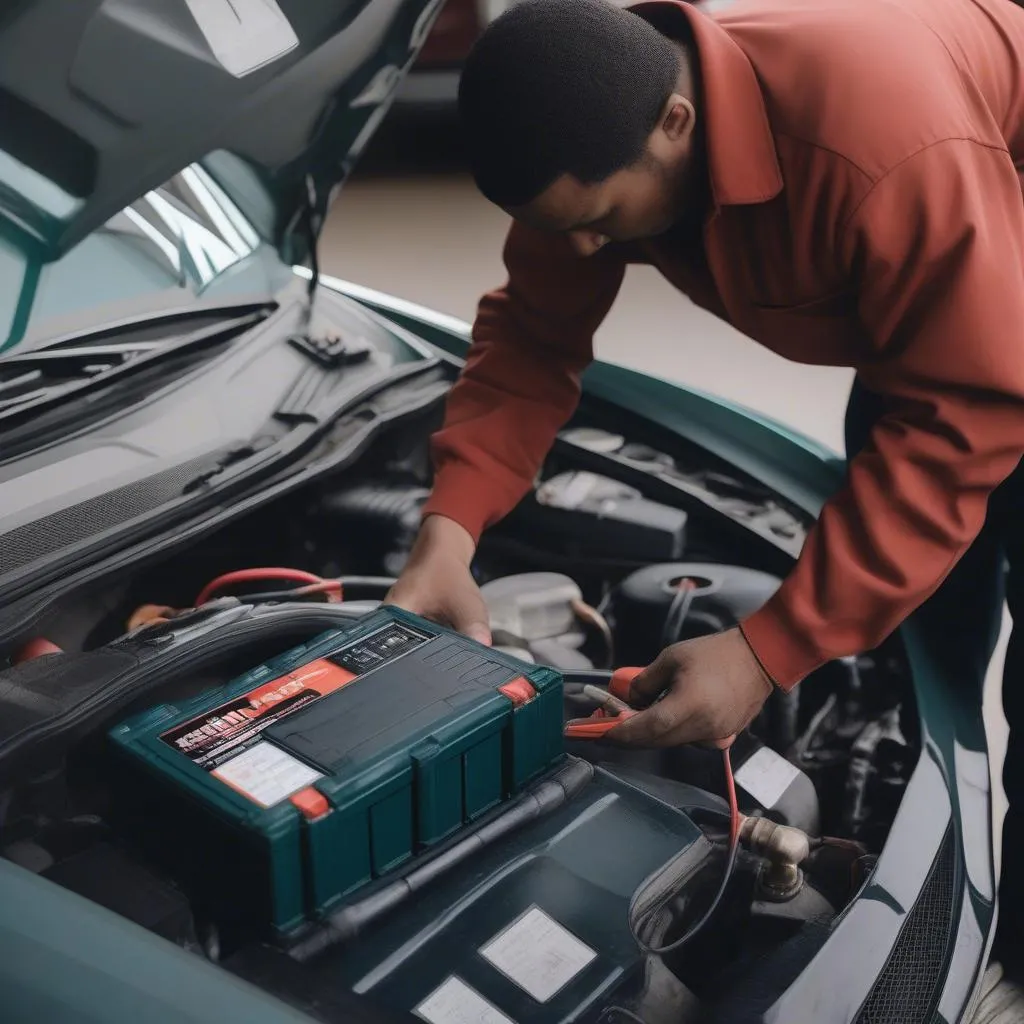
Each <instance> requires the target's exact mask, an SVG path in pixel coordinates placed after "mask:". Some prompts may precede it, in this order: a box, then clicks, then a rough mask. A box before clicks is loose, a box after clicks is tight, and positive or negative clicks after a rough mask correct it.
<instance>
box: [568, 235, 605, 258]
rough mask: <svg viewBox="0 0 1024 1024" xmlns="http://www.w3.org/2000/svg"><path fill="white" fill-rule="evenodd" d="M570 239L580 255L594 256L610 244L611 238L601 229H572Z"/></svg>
mask: <svg viewBox="0 0 1024 1024" xmlns="http://www.w3.org/2000/svg"><path fill="white" fill-rule="evenodd" d="M569 241H570V242H571V243H572V247H573V248H574V249H575V250H576V252H577V253H579V255H580V256H593V255H594V253H595V252H597V251H598V250H599V249H603V248H604V247H605V246H606V245H607V244H608V242H609V238H608V236H607V235H602V234H601V233H600V232H599V231H570V232H569Z"/></svg>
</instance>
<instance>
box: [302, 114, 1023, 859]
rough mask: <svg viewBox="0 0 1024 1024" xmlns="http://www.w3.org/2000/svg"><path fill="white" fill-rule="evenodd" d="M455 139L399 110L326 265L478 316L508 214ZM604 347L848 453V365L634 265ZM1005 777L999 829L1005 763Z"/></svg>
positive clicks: (366, 165) (614, 358) (337, 222)
mask: <svg viewBox="0 0 1024 1024" xmlns="http://www.w3.org/2000/svg"><path fill="white" fill-rule="evenodd" d="M457 138H458V135H457V129H456V126H455V124H454V122H453V119H452V117H451V116H450V115H449V114H445V113H443V112H442V113H433V114H416V115H412V116H410V115H407V114H402V113H399V114H393V115H391V118H390V119H389V122H388V123H386V124H385V126H384V129H383V130H382V132H381V133H380V134H378V136H377V137H376V138H375V139H374V142H373V144H372V147H371V151H370V152H368V153H367V155H366V158H365V159H364V161H363V165H362V167H361V170H360V173H359V174H358V175H357V176H356V177H355V178H353V180H352V181H350V182H349V183H348V185H346V187H345V188H344V189H343V191H342V193H341V196H340V197H339V199H338V201H337V202H336V204H335V206H334V209H333V211H332V215H331V219H330V222H329V223H328V225H327V228H326V232H325V236H324V243H323V248H322V256H321V259H322V263H323V268H324V272H325V273H328V274H333V275H336V276H338V277H343V278H346V279H348V280H352V281H355V282H358V283H359V284H364V285H367V286H369V287H372V288H377V289H380V290H382V291H385V292H390V293H392V294H396V295H400V296H402V297H403V298H407V299H410V300H412V301H414V302H419V303H422V304H423V305H426V306H430V307H432V308H434V309H439V310H441V311H442V312H445V313H450V314H452V315H455V316H459V317H462V318H463V319H466V320H470V319H472V316H473V310H474V308H475V305H476V301H477V299H478V297H479V296H480V294H481V293H482V292H483V291H485V290H487V289H489V288H491V287H493V286H494V285H496V284H500V283H501V282H502V281H503V279H504V272H503V268H502V263H501V245H502V240H503V236H504V233H505V230H506V227H507V221H506V219H505V216H504V215H503V214H502V213H501V211H500V210H497V209H496V208H494V207H492V206H491V205H490V204H489V203H487V202H486V201H485V200H484V199H483V198H482V197H481V196H479V195H478V194H477V193H476V192H475V190H474V188H473V184H472V181H471V180H470V178H469V177H468V176H467V175H466V174H465V172H464V169H463V167H462V163H461V160H460V158H459V152H458V148H459V147H458V142H457ZM597 352H598V356H599V358H601V359H604V360H607V361H609V362H613V363H621V364H623V365H627V366H630V367H633V368H636V369H639V370H643V371H646V372H648V373H652V374H655V375H657V376H660V377H664V378H667V379H669V380H678V381H682V382H685V383H687V384H690V385H693V386H695V387H698V388H701V389H703V390H707V391H711V392H714V393H716V394H721V395H724V396H726V397H728V398H730V399H732V400H734V401H737V402H741V403H743V404H745V405H747V406H750V407H752V408H754V409H757V410H758V411H760V412H763V413H766V414H769V415H771V416H773V417H775V418H776V419H779V420H781V421H783V422H785V423H788V424H791V425H792V426H794V427H797V428H798V429H800V430H802V431H803V432H805V433H806V434H809V435H810V436H812V437H815V438H817V439H819V440H820V441H823V442H825V443H826V444H828V445H830V446H832V447H833V448H835V449H837V450H838V451H842V450H843V428H842V424H843V410H844V408H845V404H846V397H847V393H848V391H849V387H850V381H851V379H852V374H851V372H850V371H847V370H837V369H828V368H820V367H808V366H800V365H797V364H795V363H789V362H786V361H785V360H783V359H781V358H779V357H778V356H776V355H773V354H772V353H771V352H768V351H766V350H764V349H762V348H760V347H759V346H757V345H755V344H754V343H753V342H751V341H749V340H748V339H747V338H745V337H744V336H743V335H741V334H739V333H738V332H736V331H734V330H733V329H732V328H730V327H729V326H727V325H726V324H724V323H722V322H721V321H718V320H716V319H715V318H714V317H712V316H710V315H709V314H707V313H705V312H703V311H702V310H699V309H697V308H696V307H695V306H693V305H692V303H690V302H689V301H688V300H687V299H685V298H684V297H683V296H681V295H680V294H678V293H677V292H676V291H674V290H673V289H672V288H671V287H670V286H669V285H668V284H667V283H666V282H665V281H664V280H663V279H662V278H661V277H660V276H659V275H658V274H657V273H656V272H655V271H653V270H649V269H647V268H633V269H632V270H631V271H630V273H629V274H628V275H627V278H626V284H625V287H624V288H623V291H622V293H621V294H620V296H619V299H618V301H617V303H616V305H615V308H614V309H613V310H612V313H611V315H610V316H609V318H608V320H607V321H606V323H605V325H604V327H603V328H602V330H601V331H600V333H599V334H598V337H597ZM1005 639H1006V630H1005V628H1004V631H1003V643H1005ZM1001 670H1002V650H1000V652H999V653H998V654H997V656H996V658H995V659H994V663H993V666H992V670H991V673H990V677H991V678H990V685H989V688H988V696H989V699H988V701H987V707H986V714H987V719H988V724H989V734H990V737H991V743H992V748H993V755H994V756H993V762H994V764H995V765H997V766H998V764H999V763H1001V760H1002V753H1003V750H1004V749H1005V732H1006V726H1005V721H1004V719H1003V716H1002V711H1001V709H1000V706H999V686H998V681H999V677H1000V673H1001ZM995 774H996V779H997V786H996V788H997V791H998V792H999V794H1000V800H998V801H997V812H998V813H997V821H996V823H995V825H996V827H997V828H999V827H1000V824H1001V815H1002V807H1003V804H1002V800H1001V787H999V786H998V767H997V769H996V772H995ZM997 849H998V844H997Z"/></svg>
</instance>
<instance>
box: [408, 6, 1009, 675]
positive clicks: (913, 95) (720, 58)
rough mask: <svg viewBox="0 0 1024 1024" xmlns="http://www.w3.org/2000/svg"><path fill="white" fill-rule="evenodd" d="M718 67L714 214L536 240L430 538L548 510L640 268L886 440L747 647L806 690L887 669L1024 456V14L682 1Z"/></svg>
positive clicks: (484, 323) (482, 323) (824, 520)
mask: <svg viewBox="0 0 1024 1024" xmlns="http://www.w3.org/2000/svg"><path fill="white" fill-rule="evenodd" d="M666 8H668V10H669V12H670V16H671V17H678V18H684V17H685V18H686V19H688V20H689V22H690V24H691V26H692V28H693V31H694V34H695V36H696V44H697V49H698V52H699V58H700V68H701V77H702V81H703V100H704V102H703V110H702V111H701V113H702V115H703V117H704V121H705V130H706V135H707V151H708V159H709V168H710V177H711V185H712V195H713V210H712V212H711V214H710V216H709V218H708V220H707V223H706V226H705V230H704V245H703V246H702V247H700V248H699V249H698V250H697V251H679V250H678V249H674V248H672V247H671V246H670V243H668V242H667V241H666V240H665V239H662V240H655V241H651V242H646V243H642V244H633V245H629V246H611V247H608V248H605V249H603V250H601V251H600V252H599V253H598V254H597V255H596V256H593V257H590V258H580V257H577V256H575V255H574V254H573V252H572V251H571V249H570V247H569V245H568V243H567V241H565V240H564V239H560V238H553V237H550V236H541V235H539V234H535V233H532V232H530V231H529V230H527V229H526V228H524V227H522V226H519V225H516V226H514V227H513V228H512V230H511V232H510V234H509V238H508V243H507V246H506V251H505V260H506V265H507V268H508V274H509V280H508V283H507V284H506V285H505V287H504V288H501V289H499V290H498V291H495V292H493V293H491V294H490V295H488V296H486V297H485V298H484V299H483V300H482V302H481V304H480V310H479V314H478V316H477V320H476V323H475V326H474V329H473V336H474V343H473V346H472V349H471V351H470V355H469V360H468V363H467V365H466V368H465V370H464V372H463V374H462V378H461V380H460V381H459V383H458V384H457V385H456V387H455V388H454V389H453V391H452V394H451V397H450V400H449V404H448V413H447V418H446V423H445V425H444V427H443V429H442V430H441V431H440V432H439V433H438V434H437V435H436V437H435V439H434V455H435V464H436V467H437V479H436V484H435V488H434V492H433V495H432V497H431V499H430V502H429V504H428V506H427V510H426V511H427V513H431V512H436V513H441V514H443V515H446V516H449V517H451V518H452V519H455V520H457V521H458V522H459V523H461V524H462V525H463V526H465V527H466V528H467V529H468V530H469V531H470V532H471V533H472V534H473V535H474V536H478V535H479V533H480V531H481V530H482V529H483V528H484V527H486V526H487V525H489V524H491V523H493V522H495V521H496V520H497V519H499V518H501V517H502V516H503V515H505V514H506V513H507V512H509V511H510V510H511V509H512V507H513V506H514V505H515V504H516V502H517V501H518V500H519V499H521V498H522V496H523V495H524V494H525V493H526V492H527V490H528V489H529V487H530V486H531V482H532V481H533V479H534V476H535V473H536V471H537V469H538V467H539V465H540V463H541V462H542V460H543V458H544V456H545V454H546V452H547V450H548V448H549V446H550V445H551V443H552V441H553V439H554V436H555V434H556V432H557V431H558V430H559V429H560V427H561V426H562V425H563V424H564V423H565V422H566V420H567V419H568V418H569V417H570V415H571V414H572V412H573V409H574V407H575V404H576V402H577V399H578V394H579V375H580V371H581V370H583V368H584V367H585V366H586V365H587V363H588V362H589V361H590V360H591V358H592V337H593V333H594V331H595V329H596V328H597V327H598V325H599V324H600V323H601V320H602V319H603V317H604V316H605V314H606V313H607V311H608V309H609V307H610V306H611V304H612V302H613V300H614V299H615V295H616V292H617V291H618V288H619V285H620V283H621V281H622V277H623V274H624V272H625V268H626V266H627V264H629V263H637V262H642V263H649V264H653V265H654V266H656V267H657V268H658V269H659V270H660V271H661V272H662V273H663V274H664V275H665V277H666V278H668V280H669V281H671V282H672V283H673V284H675V285H676V286H677V287H678V288H679V289H680V290H681V291H683V292H685V293H686V294H688V295H689V296H690V297H691V298H692V299H693V300H694V301H695V302H697V303H698V304H699V305H702V306H704V307H705V308H707V309H709V310H711V311H713V312H715V313H717V314H718V315H719V316H721V317H723V318H724V319H726V320H727V321H728V322H729V323H731V324H733V325H734V326H735V327H737V328H738V329H739V330H741V331H743V332H744V333H746V334H747V335H749V336H750V337H751V338H753V339H754V340H756V341H758V342H759V343H760V344H762V345H765V346H767V347H768V348H770V349H771V350H773V351H775V352H778V353H779V354H781V355H783V356H786V357H788V358H790V359H793V360H796V361H798V362H804V363H815V364H822V365H829V366H852V367H855V368H856V370H857V372H858V373H859V374H860V375H861V377H862V379H863V380H864V382H865V384H866V385H867V386H868V387H869V388H871V389H872V390H875V391H877V392H880V393H882V394H883V395H885V396H886V397H887V406H888V410H889V411H888V414H887V415H886V416H885V417H884V418H883V419H882V420H881V421H880V422H879V423H878V425H877V426H876V427H875V430H874V432H873V435H872V438H871V442H870V444H869V445H868V447H867V449H866V450H865V451H864V452H863V453H861V454H860V455H858V456H857V457H856V458H855V459H853V460H852V462H851V463H850V467H849V478H848V484H847V486H846V487H845V489H844V490H843V491H841V492H840V493H839V494H837V495H836V496H835V497H833V498H832V500H831V501H829V502H828V504H827V505H826V506H825V508H824V509H823V511H822V514H821V517H820V519H819V522H818V523H817V525H816V527H815V528H814V530H813V531H812V532H811V533H810V535H809V537H808V539H807V542H806V544H805V546H804V549H803V552H802V554H801V556H800V558H799V560H798V562H797V564H796V567H795V568H794V570H793V572H792V573H791V574H790V576H789V577H788V578H787V579H786V581H785V582H784V583H783V585H782V587H781V588H780V589H779V591H778V592H777V594H776V595H775V596H774V597H773V598H772V599H771V600H770V601H769V602H768V604H767V605H765V607H764V608H762V609H761V610H760V611H758V612H756V613H755V614H754V615H752V616H751V617H750V618H749V619H747V620H746V622H745V623H743V629H744V632H745V635H746V637H747V639H748V641H749V642H750V644H751V646H752V648H753V649H754V651H755V653H756V654H757V655H758V657H759V658H760V660H761V662H762V663H763V664H764V666H765V668H766V669H767V670H768V672H769V673H771V675H772V676H773V677H774V678H775V680H776V681H777V682H778V683H779V684H780V685H782V686H787V687H788V686H791V685H793V684H794V683H796V682H797V681H798V680H800V679H801V678H802V677H803V676H805V675H806V674H807V673H808V672H810V671H812V670H813V669H815V668H816V667H818V666H819V665H821V664H822V663H824V662H825V661H827V660H829V659H831V658H834V657H838V656H842V655H846V654H852V653H856V652H859V651H862V650H866V649H868V648H871V647H874V646H876V645H877V644H878V643H879V642H880V641H881V640H883V639H884V638H885V637H886V636H887V635H888V634H889V633H890V632H891V631H892V630H893V629H895V628H896V627H897V626H898V625H899V623H900V622H901V621H902V620H903V619H904V618H905V617H906V616H907V615H908V614H909V613H910V612H911V611H913V610H914V608H916V607H917V606H918V605H919V604H920V603H921V602H922V601H924V600H925V599H926V598H927V597H928V596H929V595H930V594H931V593H932V592H933V591H934V590H935V589H936V588H937V587H938V586H939V584H940V583H941V582H942V580H943V579H944V577H945V576H946V575H947V573H948V572H949V571H950V569H951V568H952V566H953V565H954V564H955V563H956V561H957V559H958V558H959V557H960V556H961V555H962V554H963V552H964V551H965V550H966V548H967V547H968V546H969V545H970V544H971V542H972V541H973V539H974V538H975V536H976V535H977V533H978V532H979V530H980V528H981V526H982V523H983V521H984V518H985V511H986V503H987V499H988V495H989V493H990V492H991V491H992V490H993V489H994V488H995V487H996V486H997V485H998V484H999V483H1000V482H1001V481H1002V480H1004V479H1005V478H1006V477H1007V476H1008V475H1009V474H1010V473H1011V472H1012V470H1013V469H1014V468H1015V467H1016V465H1017V463H1018V462H1019V460H1020V458H1021V456H1022V454H1024V199H1022V191H1021V181H1020V179H1019V177H1018V172H1017V170H1016V167H1015V165H1017V166H1022V167H1024V9H1022V8H1020V7H1018V6H1016V5H1015V4H1014V3H1012V2H1010V0H815V2H814V3H808V2H807V0H738V2H735V3H732V4H727V5H725V6H724V8H723V9H722V10H721V11H720V12H717V13H715V15H714V16H713V17H710V16H708V15H706V14H702V13H699V12H698V11H697V10H695V9H694V8H692V7H689V6H688V5H685V4H677V3H674V2H671V0H665V2H659V3H652V4H644V5H641V6H640V7H637V8H635V10H637V11H638V12H640V13H643V12H645V11H650V10H652V9H656V10H657V11H658V12H659V13H660V14H661V15H662V16H664V15H665V12H666Z"/></svg>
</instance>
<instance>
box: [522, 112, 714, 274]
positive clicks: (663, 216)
mask: <svg viewBox="0 0 1024 1024" xmlns="http://www.w3.org/2000/svg"><path fill="white" fill-rule="evenodd" d="M694 121H695V116H694V111H693V106H692V104H691V103H690V102H689V101H688V100H685V99H683V98H682V97H679V96H673V97H672V99H671V100H670V101H669V104H668V106H667V108H666V113H665V116H664V118H663V119H662V121H661V123H660V124H659V125H658V127H657V128H656V129H655V130H654V132H653V133H652V134H651V136H650V138H649V139H648V144H647V150H646V152H645V153H644V155H643V156H642V157H641V159H640V160H638V161H637V162H636V163H635V164H633V165H632V166H631V167H626V168H624V169H623V170H620V171H616V172H615V173H614V174H612V175H611V176H610V177H608V178H606V179H605V180H604V181H600V182H596V183H594V184H589V185H588V184H584V183H582V182H580V181H578V180H577V179H576V178H574V177H573V176H572V175H569V174H564V175H562V177H561V178H559V179H558V180H557V181H555V182H554V183H553V184H552V185H550V186H549V187H548V188H547V189H546V190H545V191H544V192H542V193H541V194H540V195H539V196H538V197H537V198H536V199H534V200H533V201H532V202H531V203H528V204H527V205H526V206H523V207H517V208H515V209H512V210H510V211H509V213H511V214H512V216H513V217H514V218H515V219H516V220H519V221H522V222H523V223H524V224H527V225H529V226H530V227H534V228H538V229H539V230H542V231H550V232H554V233H557V234H564V235H567V236H568V238H569V240H570V241H571V243H572V245H573V247H574V248H575V249H576V251H577V252H578V253H579V254H580V255H581V256H590V255H593V253H595V252H597V251H598V250H599V249H601V248H602V247H603V246H605V245H607V244H608V243H609V242H630V241H636V240H638V239H643V238H654V237H656V236H657V235H661V234H664V233H665V232H666V231H668V230H669V229H670V228H671V227H673V226H674V225H675V224H677V223H678V222H679V221H680V220H681V219H683V218H685V217H687V216H688V215H689V214H690V213H691V212H692V209H693V206H694V204H695V203H698V202H699V195H698V192H699V190H698V189H696V188H695V187H694V180H695V175H694V174H693V173H692V172H693V170H694V168H693V162H694V161H693V156H694V154H693V138H694V133H693V126H694Z"/></svg>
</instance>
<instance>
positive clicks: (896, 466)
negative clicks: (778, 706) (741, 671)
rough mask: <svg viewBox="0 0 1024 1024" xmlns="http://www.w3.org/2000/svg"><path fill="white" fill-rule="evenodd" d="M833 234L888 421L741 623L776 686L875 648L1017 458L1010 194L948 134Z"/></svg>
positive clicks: (999, 161) (1022, 242) (1019, 388)
mask: <svg viewBox="0 0 1024 1024" xmlns="http://www.w3.org/2000/svg"><path fill="white" fill-rule="evenodd" d="M839 237H840V246H841V249H840V251H841V258H842V260H843V261H844V264H845V266H846V268H847V270H848V272H849V273H850V275H851V276H852V278H853V280H855V281H856V282H857V285H858V289H859V310H860V318H861V320H862V322H863V324H864V326H865V327H866V328H867V332H868V335H869V337H870V340H871V351H870V353H869V354H868V357H867V358H866V359H865V361H864V363H863V364H862V365H861V366H859V367H858V371H859V372H860V374H861V377H862V379H863V380H864V383H865V384H866V385H867V386H868V387H869V388H870V389H871V390H873V391H876V392H878V393H880V394H881V395H882V396H883V397H884V399H885V402H886V409H887V413H886V415H885V416H883V418H882V419H881V420H880V421H879V422H878V423H877V424H876V426H875V428H874V430H873V432H872V435H871V439H870V442H869V444H868V446H867V447H866V448H865V450H864V451H863V452H861V453H860V454H858V455H857V457H856V458H854V459H852V460H851V462H850V465H849V471H848V482H847V485H846V487H845V488H844V489H843V490H842V491H841V492H839V493H837V494H836V495H835V496H834V497H833V498H832V499H831V500H830V501H829V502H828V503H827V504H826V505H825V507H824V509H823V510H822V513H821V516H820V518H819V521H818V523H817V525H816V526H815V528H814V529H813V530H812V531H811V533H810V534H809V536H808V538H807V542H806V544H805V546H804V549H803V552H802V553H801V556H800V558H799V559H798V561H797V564H796V566H795V568H794V570H793V571H792V573H791V574H790V576H789V577H788V578H787V579H786V580H785V581H784V583H783V585H782V587H781V588H780V589H779V590H778V591H777V592H776V594H775V596H774V597H773V598H772V599H771V600H770V601H769V602H768V603H767V604H766V605H765V606H764V607H763V608H762V609H761V610H760V611H758V612H756V613H755V614H754V615H753V616H751V617H750V618H749V619H747V620H746V622H745V623H744V624H743V630H744V633H745V635H746V637H747V640H748V642H749V643H750V646H751V647H752V648H753V650H754V652H755V654H756V655H757V656H758V658H759V659H760V661H761V663H762V664H763V666H764V667H765V669H766V670H767V671H768V673H769V674H770V675H771V676H772V677H773V678H774V679H775V681H776V683H778V684H779V685H780V686H782V687H784V688H788V687H790V686H792V685H795V684H796V683H797V682H798V681H799V680H800V679H801V678H802V677H804V676H805V675H807V674H808V673H809V672H810V671H812V670H813V669H815V668H817V667H818V666H819V665H821V664H823V663H824V662H825V661H827V660H829V659H831V658H834V657H840V656H844V655H849V654H855V653H859V652H861V651H863V650H867V649H870V648H872V647H875V646H877V645H878V644H879V643H880V642H881V641H882V640H884V639H885V637H886V636H887V635H888V634H890V633H891V632H892V631H893V630H895V629H896V627H898V626H899V624H900V623H901V622H902V621H903V619H905V618H906V617H907V616H908V615H909V614H910V613H911V612H912V611H913V610H914V609H915V608H917V607H918V606H919V605H920V604H921V603H922V602H924V601H925V599H927V598H928V597H929V596H930V595H931V594H932V593H933V592H934V591H935V590H936V589H937V588H938V586H939V585H940V583H941V582H942V581H943V580H944V579H945V577H946V575H947V574H948V573H949V572H950V570H951V569H952V568H953V566H954V565H955V564H956V562H957V560H958V559H959V558H960V556H961V555H962V554H963V553H964V552H965V551H966V549H967V548H968V547H969V546H970V544H971V543H972V541H973V540H974V538H975V537H976V536H977V534H978V533H979V532H980V530H981V527H982V525H983V523H984V519H985V514H986V507H987V502H988V497H989V495H990V493H991V492H992V491H993V490H994V489H995V488H996V487H997V486H998V485H999V484H1000V483H1001V482H1002V481H1003V480H1004V479H1006V478H1007V477H1008V476H1009V475H1010V473H1012V472H1013V470H1014V469H1015V468H1016V466H1017V464H1018V462H1019V461H1020V459H1021V456H1022V454H1024V203H1022V198H1021V184H1020V181H1019V180H1018V177H1017V173H1016V171H1015V169H1014V166H1013V163H1012V160H1011V158H1010V156H1009V155H1008V154H1007V153H1006V152H1004V151H1002V150H998V149H994V148H990V147H987V146H983V145H981V144H980V143H977V142H974V141H970V140H962V139H954V140H947V141H944V142H940V143H937V144H935V145H932V146H930V147H928V148H926V149H924V150H922V151H920V152H919V153H917V154H916V155H914V156H912V157H911V158H910V159H908V160H907V161H905V162H904V163H902V164H900V165H898V166H897V167H896V168H894V169H892V170H891V171H890V172H889V173H888V174H887V175H885V176H884V177H883V178H881V179H880V180H879V181H878V182H876V183H875V185H874V186H873V187H872V189H871V191H869V193H868V194H867V195H866V197H864V199H863V200H862V201H861V203H860V205H859V206H858V207H857V208H856V210H855V211H854V212H853V214H852V215H851V216H850V218H849V220H848V222H847V224H846V226H845V228H844V229H843V230H842V233H841V235H840V236H839Z"/></svg>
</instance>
